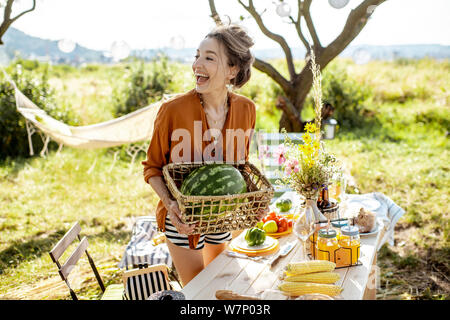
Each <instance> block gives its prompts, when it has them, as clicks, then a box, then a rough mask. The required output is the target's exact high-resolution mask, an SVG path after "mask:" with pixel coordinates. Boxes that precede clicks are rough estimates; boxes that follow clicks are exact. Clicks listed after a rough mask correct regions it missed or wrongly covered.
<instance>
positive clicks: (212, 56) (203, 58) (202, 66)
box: [192, 38, 237, 93]
mask: <svg viewBox="0 0 450 320" xmlns="http://www.w3.org/2000/svg"><path fill="white" fill-rule="evenodd" d="M236 69H237V68H236V67H230V66H229V65H228V58H227V56H226V54H225V50H224V47H223V46H222V45H220V43H219V41H217V40H216V39H214V38H205V39H204V40H203V41H202V42H201V43H200V46H199V47H198V49H197V54H196V56H195V61H194V63H193V64H192V70H193V71H194V76H195V80H196V86H195V89H196V90H197V92H199V93H212V92H214V91H223V90H224V89H225V86H226V84H228V83H229V82H230V80H231V79H233V78H234V77H235V76H236V73H237V72H236Z"/></svg>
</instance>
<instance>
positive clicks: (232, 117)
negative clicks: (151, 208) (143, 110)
mask: <svg viewBox="0 0 450 320" xmlns="http://www.w3.org/2000/svg"><path fill="white" fill-rule="evenodd" d="M228 100H229V109H228V114H227V119H226V120H225V124H224V126H223V129H222V132H221V133H222V140H217V146H216V147H217V148H216V149H215V152H210V150H211V149H214V148H213V144H211V143H212V141H214V137H211V136H210V135H208V129H209V126H208V122H207V120H206V115H205V112H204V110H203V107H202V105H201V103H200V98H199V95H198V93H197V91H196V90H195V89H192V90H190V91H188V92H186V93H184V94H181V95H178V96H176V97H174V98H172V99H171V100H169V101H167V102H165V103H163V104H162V105H161V107H160V110H159V111H158V114H157V116H156V119H155V124H154V129H153V136H152V139H151V141H150V145H149V148H148V151H147V160H145V161H142V164H143V166H144V180H145V182H147V183H148V180H149V178H150V177H153V176H163V173H162V168H163V167H164V166H165V165H166V164H168V163H172V162H179V161H177V160H180V159H181V161H182V162H194V161H195V162H196V161H203V160H213V159H216V160H217V159H219V160H220V161H240V160H248V154H249V149H250V142H251V138H252V136H253V130H254V129H255V121H256V109H255V104H254V103H253V101H251V100H250V99H248V98H246V97H244V96H241V95H238V94H236V93H233V92H230V93H229V97H228ZM200 127H201V133H200V130H199V129H200ZM177 129H181V130H177ZM183 129H184V130H183ZM227 129H228V131H227ZM249 129H250V130H249ZM176 130H177V131H176ZM231 130H235V131H231ZM174 131H175V134H174V135H173V136H172V134H173V133H174ZM233 132H240V133H244V132H247V133H250V134H247V135H245V138H244V141H242V140H241V142H239V138H234V137H233V136H232V135H229V134H230V133H231V134H232V133H233ZM180 133H181V136H184V135H185V134H189V135H190V138H191V139H190V145H189V143H188V144H187V146H189V147H190V155H189V154H183V153H184V152H183V151H184V150H185V149H182V148H180V146H178V147H177V145H178V144H180V143H183V139H184V138H181V137H180ZM241 136H242V135H241ZM202 137H203V138H202ZM205 140H206V141H205ZM186 142H187V141H185V142H184V143H185V145H186ZM210 144H211V145H210ZM209 145H210V146H209ZM208 146H209V147H208ZM174 148H175V150H174ZM205 148H208V149H207V150H205ZM186 149H187V148H186ZM242 149H244V150H242ZM227 150H228V151H227ZM180 151H181V152H180ZM231 151H233V152H234V153H231ZM232 155H234V157H233V159H229V160H228V159H227V156H228V157H231V156H232ZM173 158H175V159H173ZM174 160H175V161H174ZM166 214H167V210H166V208H165V207H164V205H163V203H162V201H161V200H160V201H159V202H158V206H157V208H156V219H157V223H158V228H160V229H161V230H165V226H164V224H165V217H166Z"/></svg>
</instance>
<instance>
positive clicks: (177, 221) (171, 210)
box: [164, 200, 196, 234]
mask: <svg viewBox="0 0 450 320" xmlns="http://www.w3.org/2000/svg"><path fill="white" fill-rule="evenodd" d="M164 206H165V207H166V209H167V214H168V215H169V219H170V221H171V222H172V224H173V225H174V227H175V228H176V229H177V231H178V233H180V234H189V233H191V232H192V231H194V228H195V226H196V225H195V224H186V223H183V222H182V221H181V211H180V208H179V207H178V203H177V202H176V201H175V200H169V202H168V203H167V204H164Z"/></svg>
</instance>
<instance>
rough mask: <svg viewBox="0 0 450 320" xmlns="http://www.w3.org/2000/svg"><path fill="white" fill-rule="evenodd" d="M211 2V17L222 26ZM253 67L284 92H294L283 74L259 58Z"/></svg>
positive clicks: (212, 0)
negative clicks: (269, 78)
mask: <svg viewBox="0 0 450 320" xmlns="http://www.w3.org/2000/svg"><path fill="white" fill-rule="evenodd" d="M208 2H209V8H210V10H211V17H212V18H213V19H214V22H215V23H216V25H221V24H222V21H221V20H220V17H219V14H218V13H217V10H216V6H215V3H214V0H208ZM253 66H254V67H255V68H256V69H257V70H259V71H261V72H263V73H265V74H267V75H268V76H269V77H271V78H272V79H273V80H274V81H275V82H276V83H278V84H279V85H280V87H281V88H282V89H283V91H284V92H286V93H292V92H293V90H294V89H293V87H292V85H291V83H290V82H289V81H288V80H286V79H285V78H284V77H283V76H282V75H281V73H279V72H278V71H277V70H276V69H275V68H274V67H273V66H272V65H271V64H269V63H267V62H265V61H263V60H260V59H258V58H255V62H254V63H253Z"/></svg>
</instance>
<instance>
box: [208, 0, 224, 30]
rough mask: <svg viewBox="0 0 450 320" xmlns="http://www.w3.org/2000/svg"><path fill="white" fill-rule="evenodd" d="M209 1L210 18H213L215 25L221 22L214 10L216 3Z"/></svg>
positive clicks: (212, 0)
mask: <svg viewBox="0 0 450 320" xmlns="http://www.w3.org/2000/svg"><path fill="white" fill-rule="evenodd" d="M208 2H209V9H210V10H211V18H213V20H214V22H215V23H216V25H217V26H219V25H221V24H222V20H220V17H219V14H218V13H217V10H216V4H215V3H214V0H208Z"/></svg>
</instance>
